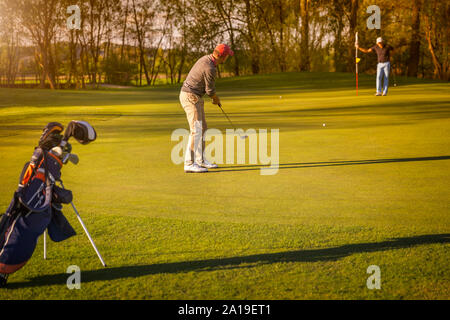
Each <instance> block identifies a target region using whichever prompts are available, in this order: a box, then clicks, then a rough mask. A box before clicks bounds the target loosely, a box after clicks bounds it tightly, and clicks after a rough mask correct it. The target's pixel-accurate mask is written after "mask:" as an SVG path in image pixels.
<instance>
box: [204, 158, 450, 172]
mask: <svg viewBox="0 0 450 320" xmlns="http://www.w3.org/2000/svg"><path fill="white" fill-rule="evenodd" d="M449 159H450V156H438V157H421V158H395V159H374V160H351V161H350V160H349V161H328V162H294V163H280V164H279V168H278V169H280V170H281V169H296V168H314V167H337V166H353V165H358V164H380V163H394V162H414V161H436V160H449ZM261 169H271V168H270V167H269V166H268V165H261V164H254V165H253V164H249V165H242V166H228V167H227V166H225V167H220V168H219V169H218V170H210V171H209V172H208V173H216V172H232V171H253V170H261Z"/></svg>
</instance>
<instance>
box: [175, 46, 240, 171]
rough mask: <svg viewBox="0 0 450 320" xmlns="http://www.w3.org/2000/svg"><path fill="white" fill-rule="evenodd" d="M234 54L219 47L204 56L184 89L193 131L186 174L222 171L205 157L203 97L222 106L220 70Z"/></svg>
mask: <svg viewBox="0 0 450 320" xmlns="http://www.w3.org/2000/svg"><path fill="white" fill-rule="evenodd" d="M233 55H234V52H233V50H231V49H230V47H229V46H227V45H226V44H219V45H218V46H217V47H216V48H215V49H214V52H213V53H212V54H209V55H206V56H203V57H201V58H200V59H199V60H198V61H197V62H196V63H195V64H194V66H193V67H192V69H191V71H189V74H188V76H187V78H186V80H185V81H184V83H183V86H182V87H181V92H180V102H181V106H182V107H183V109H184V111H185V112H186V117H187V120H188V122H189V128H190V131H191V133H190V136H189V141H188V148H187V150H186V156H185V163H184V171H185V172H188V173H203V172H208V169H214V168H218V166H217V164H212V163H210V162H209V161H207V160H206V159H205V156H204V154H203V152H204V150H205V142H204V140H203V138H204V133H205V131H206V129H207V125H206V119H205V110H204V104H205V102H204V101H203V96H204V95H205V94H207V95H208V96H209V97H210V98H211V99H212V103H213V104H216V105H218V104H219V103H220V99H219V97H218V96H217V95H216V86H215V82H216V73H217V69H216V67H217V65H218V64H222V63H224V62H225V61H227V59H228V57H229V56H233Z"/></svg>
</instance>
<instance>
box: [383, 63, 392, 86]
mask: <svg viewBox="0 0 450 320" xmlns="http://www.w3.org/2000/svg"><path fill="white" fill-rule="evenodd" d="M390 68H391V64H390V63H389V62H386V65H385V66H384V68H383V69H384V89H383V94H387V93H388V89H389V70H390Z"/></svg>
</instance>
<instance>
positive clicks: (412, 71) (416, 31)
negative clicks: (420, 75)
mask: <svg viewBox="0 0 450 320" xmlns="http://www.w3.org/2000/svg"><path fill="white" fill-rule="evenodd" d="M421 5H422V3H421V0H414V1H412V6H413V16H412V18H413V20H412V25H411V28H412V32H411V44H410V47H409V60H408V73H407V75H408V77H417V72H418V68H419V58H420V9H421Z"/></svg>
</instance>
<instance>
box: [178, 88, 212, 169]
mask: <svg viewBox="0 0 450 320" xmlns="http://www.w3.org/2000/svg"><path fill="white" fill-rule="evenodd" d="M180 103H181V106H182V107H183V109H184V112H186V118H187V120H188V123H189V129H190V132H191V133H190V135H189V140H188V147H187V150H186V156H185V159H184V163H185V165H191V164H193V163H194V161H195V163H197V164H199V165H201V164H203V150H205V141H204V140H203V137H204V134H205V131H206V129H207V125H206V118H205V102H204V101H203V99H202V98H201V97H200V96H198V95H196V94H194V93H190V92H184V91H181V92H180Z"/></svg>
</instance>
